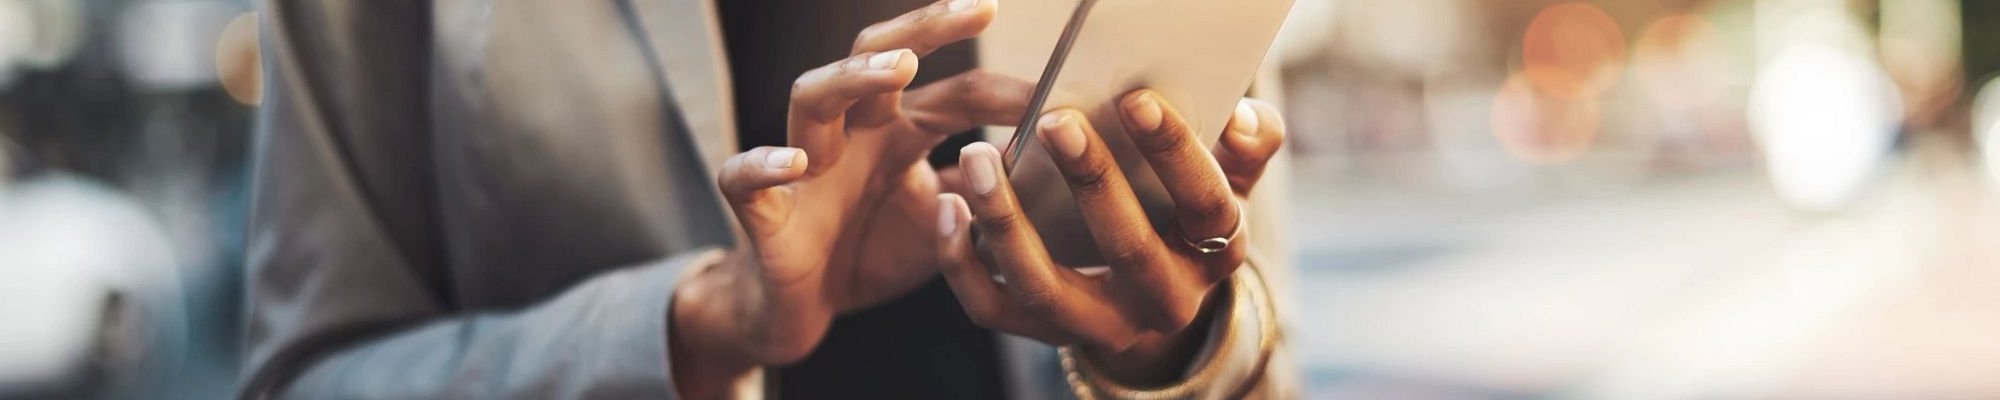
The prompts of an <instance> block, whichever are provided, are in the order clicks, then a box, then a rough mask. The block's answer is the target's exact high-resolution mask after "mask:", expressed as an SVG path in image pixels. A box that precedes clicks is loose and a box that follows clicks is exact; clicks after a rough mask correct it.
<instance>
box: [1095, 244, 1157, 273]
mask: <svg viewBox="0 0 2000 400" xmlns="http://www.w3.org/2000/svg"><path fill="white" fill-rule="evenodd" d="M1137 239H1138V238H1131V237H1121V238H1113V240H1112V243H1127V244H1126V245H1114V246H1107V247H1108V248H1106V249H1104V260H1105V261H1107V262H1110V263H1111V264H1112V265H1117V266H1121V267H1150V266H1152V265H1153V264H1154V263H1153V252H1151V251H1148V250H1146V249H1144V248H1142V247H1141V246H1136V245H1129V243H1137V242H1138V240H1137Z"/></svg>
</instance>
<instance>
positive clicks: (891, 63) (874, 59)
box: [868, 50, 904, 69]
mask: <svg viewBox="0 0 2000 400" xmlns="http://www.w3.org/2000/svg"><path fill="white" fill-rule="evenodd" d="M903 53H904V50H890V51H884V52H881V53H876V54H875V55H874V56H871V57H868V68H874V69H896V65H897V64H902V63H903Z"/></svg>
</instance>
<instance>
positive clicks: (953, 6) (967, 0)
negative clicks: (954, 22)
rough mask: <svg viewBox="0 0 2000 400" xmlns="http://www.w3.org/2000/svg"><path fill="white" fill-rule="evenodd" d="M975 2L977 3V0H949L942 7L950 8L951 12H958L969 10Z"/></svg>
mask: <svg viewBox="0 0 2000 400" xmlns="http://www.w3.org/2000/svg"><path fill="white" fill-rule="evenodd" d="M977 4H979V0H951V2H950V3H945V5H944V7H945V9H947V10H951V12H959V11H965V10H970V9H972V6H974V5H977Z"/></svg>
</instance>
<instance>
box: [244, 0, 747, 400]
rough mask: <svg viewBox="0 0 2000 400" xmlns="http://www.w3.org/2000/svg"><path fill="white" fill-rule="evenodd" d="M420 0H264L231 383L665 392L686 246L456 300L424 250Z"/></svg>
mask: <svg viewBox="0 0 2000 400" xmlns="http://www.w3.org/2000/svg"><path fill="white" fill-rule="evenodd" d="M426 3H427V2H421V1H391V0H384V1H374V0H340V1H331V0H329V1H291V0H267V1H264V2H263V3H262V4H261V6H260V11H261V13H260V18H262V20H261V26H262V27H263V28H262V29H263V34H262V35H261V37H262V40H263V43H262V48H263V55H264V57H265V63H264V76H266V77H267V80H268V82H269V83H268V84H267V85H265V88H266V89H265V94H264V103H263V105H262V107H261V108H260V110H259V111H258V112H259V113H260V115H259V118H258V122H257V123H258V124H259V126H258V129H257V131H258V134H257V137H256V139H255V143H254V150H253V151H254V155H253V157H254V161H253V162H254V166H253V172H252V182H253V185H254V186H253V189H252V190H253V192H254V194H253V200H252V206H251V211H250V221H249V226H248V227H247V229H248V232H247V235H248V240H249V241H250V243H249V250H248V254H247V257H248V259H247V260H246V264H247V268H248V269H249V270H248V273H247V278H246V279H247V282H246V285H245V286H246V292H247V293H246V295H247V299H246V303H247V307H248V310H247V314H246V317H245V319H246V324H247V326H246V332H245V333H246V340H247V341H248V343H247V346H248V348H247V352H248V357H249V358H248V359H247V360H246V365H245V372H244V374H245V376H244V379H243V387H242V388H241V390H240V391H239V392H238V393H239V397H243V398H341V399H349V398H355V399H359V398H535V399H542V398H673V397H674V390H673V387H674V386H673V383H672V382H671V377H672V374H671V373H670V372H669V367H668V360H669V357H668V355H667V348H668V346H667V343H666V341H667V332H668V326H667V323H668V317H667V315H668V310H669V304H668V303H669V301H670V299H671V294H672V292H673V288H674V284H675V281H676V278H677V277H678V276H679V274H680V271H682V270H684V269H689V268H699V267H702V266H705V265H707V264H712V263H713V260H714V259H715V256H714V252H706V253H700V254H689V255H682V256H678V257H673V258H668V259H662V260H658V261H654V262H650V263H645V264H644V265H635V266H632V267H630V268H625V269H620V270H617V271H616V272H612V273H607V274H602V275H599V276H597V277H594V278H591V279H589V280H587V281H584V282H582V283H579V284H577V285H575V286H573V287H572V288H570V289H568V290H567V291H565V292H562V293H560V294H558V295H557V296H554V297H553V298H551V299H549V300H545V301H543V302H541V303H539V304H536V305H532V306H529V307H527V308H523V309H518V310H510V311H504V312H485V313H465V312H461V311H459V310H456V309H455V308H454V307H453V305H452V304H451V300H450V298H451V297H450V296H449V295H448V293H449V291H450V289H449V287H448V286H447V285H448V281H449V279H447V278H445V274H444V272H443V271H442V270H441V269H442V268H444V267H442V266H441V265H442V264H443V263H442V262H440V260H437V259H436V257H437V256H436V254H438V253H441V252H440V251H436V248H435V245H434V242H435V241H437V239H436V238H437V237H438V236H439V235H438V234H437V229H438V228H437V225H436V224H435V223H434V222H435V221H434V220H433V219H434V214H435V213H434V212H433V207H434V206H435V204H434V200H433V199H432V198H431V197H430V196H431V193H434V192H432V191H431V190H430V188H429V187H430V185H429V179H430V172H429V171H430V164H429V163H430V161H429V155H428V151H429V150H428V149H429V148H428V141H429V140H430V139H429V137H430V135H429V134H427V131H428V129H429V126H430V121H429V117H428V116H427V114H428V111H427V110H428V109H429V104H428V102H429V100H428V99H429V96H428V95H427V93H426V91H427V90H429V89H428V83H427V81H428V79H427V77H428V74H429V67H428V60H429V57H430V56H429V52H430V48H429V46H430V44H429V43H430V40H429V34H430V23H429V21H430V16H429V10H428V5H427V4H426Z"/></svg>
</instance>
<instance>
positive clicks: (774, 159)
mask: <svg viewBox="0 0 2000 400" xmlns="http://www.w3.org/2000/svg"><path fill="white" fill-rule="evenodd" d="M798 159H799V149H778V150H774V151H772V152H771V154H766V155H764V167H766V168H770V169H791V168H792V163H793V162H797V161H798Z"/></svg>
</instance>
